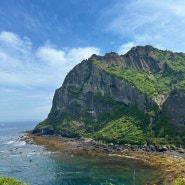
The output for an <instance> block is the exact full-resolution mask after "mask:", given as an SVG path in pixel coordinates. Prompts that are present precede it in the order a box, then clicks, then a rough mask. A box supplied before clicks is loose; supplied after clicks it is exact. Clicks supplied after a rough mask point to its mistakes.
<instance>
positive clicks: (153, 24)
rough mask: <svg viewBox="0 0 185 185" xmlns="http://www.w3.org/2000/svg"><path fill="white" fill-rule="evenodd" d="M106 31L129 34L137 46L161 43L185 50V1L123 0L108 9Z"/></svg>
mask: <svg viewBox="0 0 185 185" xmlns="http://www.w3.org/2000/svg"><path fill="white" fill-rule="evenodd" d="M104 16H106V17H107V19H109V20H110V21H109V22H108V23H107V25H106V31H108V32H111V33H114V34H118V35H120V36H122V37H126V38H127V39H129V40H130V41H131V42H134V43H135V44H137V45H146V44H150V45H160V46H161V47H162V48H165V49H170V50H174V51H185V44H184V40H183V38H185V32H184V31H183V30H185V1H184V0H177V1H173V0H167V1H160V0H143V1H140V0H133V1H127V3H125V2H123V1H121V0H120V1H119V3H117V4H115V6H114V7H113V8H112V9H110V10H107V11H106V13H105V15H104Z"/></svg>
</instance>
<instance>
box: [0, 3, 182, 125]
mask: <svg viewBox="0 0 185 185" xmlns="http://www.w3.org/2000/svg"><path fill="white" fill-rule="evenodd" d="M147 44H149V45H153V46H155V47H158V48H159V49H168V50H172V51H176V52H185V1H184V0H176V1H174V0H166V1H161V0H142V1H140V0H124V1H123V0H92V1H91V0H30V1H29V0H1V1H0V121H15V120H42V119H45V118H46V117H47V114H48V113H49V111H50V108H51V104H52V98H53V95H54V91H55V89H57V88H59V87H60V86H61V85H62V82H63V80H64V78H65V76H66V74H67V73H68V72H69V71H70V70H71V69H72V68H73V67H74V66H75V65H76V64H78V63H79V62H80V61H82V60H83V59H87V58H89V57H90V56H91V55H92V54H93V53H96V54H99V55H104V54H105V53H107V52H110V51H115V52H117V53H119V54H124V53H125V52H127V51H128V50H129V49H130V48H131V47H133V46H135V45H147Z"/></svg>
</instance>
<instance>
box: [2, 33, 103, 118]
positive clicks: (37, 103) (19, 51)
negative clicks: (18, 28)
mask: <svg viewBox="0 0 185 185" xmlns="http://www.w3.org/2000/svg"><path fill="white" fill-rule="evenodd" d="M99 52H100V51H99V49H98V48H94V47H84V48H72V49H69V50H67V51H63V50H61V49H59V48H57V47H54V46H52V45H51V44H50V45H49V44H46V45H43V46H40V47H38V48H36V49H33V48H32V43H31V41H30V39H29V38H26V37H25V38H20V37H19V36H18V35H17V34H15V33H12V32H5V31H3V32H0V97H1V99H0V105H1V107H0V112H1V113H3V116H4V117H1V118H0V119H5V117H7V118H8V119H14V118H15V119H17V118H18V117H19V118H20V119H33V120H34V119H38V118H39V115H40V119H43V118H44V117H46V116H47V114H48V113H49V107H51V102H52V97H53V94H54V91H55V89H56V88H59V87H60V86H61V85H62V82H63V80H64V78H65V76H66V75H67V73H68V72H69V71H70V70H71V69H72V68H73V67H74V66H75V65H76V64H78V63H79V62H81V61H82V60H83V59H86V58H88V57H90V56H91V55H92V54H94V53H95V54H99ZM9 115H11V117H12V118H10V117H9Z"/></svg>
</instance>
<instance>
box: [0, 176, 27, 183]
mask: <svg viewBox="0 0 185 185" xmlns="http://www.w3.org/2000/svg"><path fill="white" fill-rule="evenodd" d="M0 185H28V184H26V183H23V182H21V181H18V180H16V179H14V178H10V177H4V176H0Z"/></svg>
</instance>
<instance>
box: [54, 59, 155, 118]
mask: <svg viewBox="0 0 185 185" xmlns="http://www.w3.org/2000/svg"><path fill="white" fill-rule="evenodd" d="M97 96H100V97H99V98H101V96H106V97H107V98H112V100H114V101H116V102H119V103H121V104H124V105H126V106H127V105H129V104H137V105H138V106H139V108H140V110H142V111H145V110H146V106H147V104H149V103H154V101H153V100H152V99H150V98H148V97H147V96H146V95H144V94H142V93H141V92H140V91H138V90H137V89H136V88H135V87H134V86H132V85H131V84H129V83H127V82H125V81H124V80H122V79H120V78H118V77H116V76H113V75H110V74H108V73H106V72H104V71H102V70H100V69H99V68H98V67H97V66H96V65H95V64H93V62H92V60H91V59H89V60H88V61H84V62H82V63H81V64H80V65H78V66H76V67H75V68H74V69H73V70H72V71H71V72H70V73H69V75H68V76H67V77H66V79H65V81H64V84H63V86H62V87H61V88H60V89H58V90H57V91H56V92H55V96H54V100H53V106H52V109H51V111H52V112H55V111H58V112H60V113H62V112H65V111H66V110H68V111H71V112H73V113H75V114H76V115H81V114H83V112H84V109H89V111H88V112H89V116H90V117H92V118H94V119H97V117H98V116H99V115H100V114H102V113H105V112H109V111H110V110H111V109H112V106H111V105H109V104H108V103H107V104H106V102H101V101H99V99H98V98H97Z"/></svg>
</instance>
